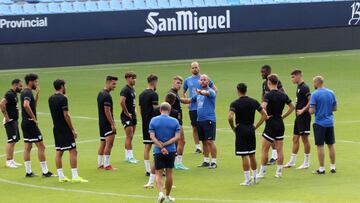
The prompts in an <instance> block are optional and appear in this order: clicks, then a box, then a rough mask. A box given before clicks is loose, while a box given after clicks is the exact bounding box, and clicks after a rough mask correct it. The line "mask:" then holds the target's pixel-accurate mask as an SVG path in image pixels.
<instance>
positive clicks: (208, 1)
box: [204, 0, 216, 6]
mask: <svg viewBox="0 0 360 203" xmlns="http://www.w3.org/2000/svg"><path fill="white" fill-rule="evenodd" d="M204 3H205V6H216V0H205V2H204Z"/></svg>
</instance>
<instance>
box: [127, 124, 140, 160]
mask: <svg viewBox="0 0 360 203" xmlns="http://www.w3.org/2000/svg"><path fill="white" fill-rule="evenodd" d="M135 129H136V125H130V126H127V127H125V134H126V138H125V159H126V161H127V162H128V163H131V164H136V163H137V162H138V161H137V160H136V159H135V158H134V153H133V148H132V140H133V137H134V133H135Z"/></svg>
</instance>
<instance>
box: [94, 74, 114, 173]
mask: <svg viewBox="0 0 360 203" xmlns="http://www.w3.org/2000/svg"><path fill="white" fill-rule="evenodd" d="M117 81H118V78H117V77H115V76H110V75H109V76H107V77H106V83H105V87H104V89H102V90H101V91H100V92H99V94H98V96H97V104H98V114H99V129H100V146H99V150H98V168H99V169H105V170H110V171H112V170H115V168H113V167H112V166H111V164H110V154H111V150H112V147H113V145H114V140H115V135H116V126H115V121H114V112H113V100H112V97H111V94H110V92H111V91H114V90H115V88H116V84H117Z"/></svg>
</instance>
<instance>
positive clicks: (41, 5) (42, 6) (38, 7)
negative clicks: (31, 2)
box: [35, 3, 49, 14]
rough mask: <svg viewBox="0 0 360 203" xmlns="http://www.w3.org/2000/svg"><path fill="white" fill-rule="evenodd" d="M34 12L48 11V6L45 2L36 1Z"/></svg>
mask: <svg viewBox="0 0 360 203" xmlns="http://www.w3.org/2000/svg"><path fill="white" fill-rule="evenodd" d="M35 7H36V12H38V13H40V14H44V13H49V7H48V4H47V3H37V4H35Z"/></svg>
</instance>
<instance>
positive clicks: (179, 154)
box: [168, 76, 189, 170]
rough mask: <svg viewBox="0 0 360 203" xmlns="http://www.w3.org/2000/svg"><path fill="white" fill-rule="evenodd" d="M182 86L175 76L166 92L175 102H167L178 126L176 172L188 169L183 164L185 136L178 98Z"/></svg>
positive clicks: (179, 77) (179, 79)
mask: <svg viewBox="0 0 360 203" xmlns="http://www.w3.org/2000/svg"><path fill="white" fill-rule="evenodd" d="M182 84H183V78H182V77H181V76H175V77H174V78H173V84H172V87H171V89H170V90H169V91H168V93H172V94H174V95H175V101H174V102H173V103H172V102H169V103H170V105H171V109H174V110H176V111H177V113H178V118H177V119H178V121H179V124H180V139H179V140H178V141H177V147H176V158H175V169H177V170H188V169H189V168H188V167H186V166H185V165H184V164H183V153H184V147H185V135H184V128H183V127H182V125H183V121H182V118H183V114H182V109H181V103H182V102H181V99H180V96H179V90H180V89H181V86H182Z"/></svg>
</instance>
